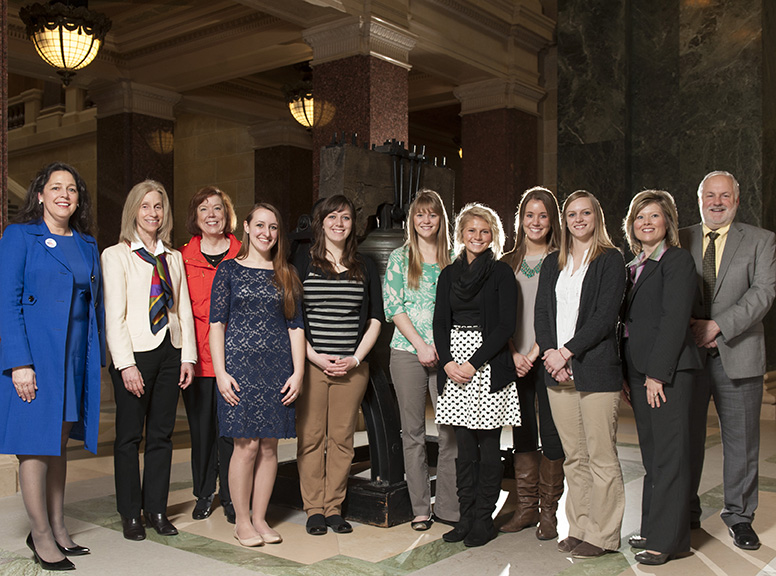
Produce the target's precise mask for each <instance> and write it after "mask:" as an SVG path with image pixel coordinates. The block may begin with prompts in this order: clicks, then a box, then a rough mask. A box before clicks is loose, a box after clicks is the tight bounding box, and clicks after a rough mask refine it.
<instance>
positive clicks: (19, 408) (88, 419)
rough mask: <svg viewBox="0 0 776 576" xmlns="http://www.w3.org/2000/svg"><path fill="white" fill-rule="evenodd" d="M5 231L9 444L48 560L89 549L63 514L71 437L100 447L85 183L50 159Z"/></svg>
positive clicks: (98, 332)
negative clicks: (69, 528) (73, 533)
mask: <svg viewBox="0 0 776 576" xmlns="http://www.w3.org/2000/svg"><path fill="white" fill-rule="evenodd" d="M16 221H17V222H18V223H17V224H12V225H10V226H8V228H7V229H6V230H5V234H4V235H3V237H2V239H0V262H2V263H3V267H4V270H3V274H2V275H0V361H1V362H2V364H1V365H0V370H2V372H1V373H0V380H2V381H1V382H0V453H5V454H17V455H18V457H19V483H20V485H21V491H22V497H23V499H24V505H25V507H26V509H27V515H28V517H29V519H30V526H31V532H30V535H29V536H28V537H27V545H28V546H29V547H30V549H31V550H32V551H33V554H34V556H35V560H36V561H37V562H39V563H40V564H41V566H42V567H43V568H45V569H48V570H72V569H73V567H74V565H73V563H72V562H70V560H68V559H67V558H66V556H79V555H83V554H88V553H89V549H88V548H85V547H83V546H78V545H76V544H75V543H74V542H73V540H72V539H71V538H70V534H69V533H68V531H67V528H66V526H65V521H64V493H65V477H66V473H67V454H66V451H65V448H66V445H67V440H68V438H75V439H77V440H83V441H84V446H85V448H86V449H88V450H90V451H92V452H95V453H96V451H97V435H98V432H99V428H98V426H99V418H100V367H101V366H103V365H104V364H105V340H104V336H103V328H104V321H105V310H104V308H103V302H102V276H101V272H100V258H99V252H98V250H97V242H96V241H95V239H94V238H93V237H92V236H91V230H92V214H91V203H90V197H89V193H88V192H87V190H86V184H85V183H84V181H83V180H82V179H81V177H80V176H79V175H78V172H76V170H75V169H74V168H72V167H71V166H68V165H67V164H63V163H60V162H55V163H53V164H49V165H48V166H46V167H45V168H43V169H42V170H41V171H40V172H39V173H38V175H37V177H36V178H35V180H33V182H32V184H30V187H29V189H28V191H27V199H26V203H25V206H24V208H23V209H22V210H21V212H20V214H19V215H18V216H17V218H16Z"/></svg>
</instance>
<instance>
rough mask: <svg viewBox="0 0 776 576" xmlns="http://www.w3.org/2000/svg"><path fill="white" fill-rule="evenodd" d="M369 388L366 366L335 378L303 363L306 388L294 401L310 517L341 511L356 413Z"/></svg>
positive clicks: (299, 457) (302, 479)
mask: <svg viewBox="0 0 776 576" xmlns="http://www.w3.org/2000/svg"><path fill="white" fill-rule="evenodd" d="M368 382H369V363H367V362H362V363H361V365H360V366H358V367H357V368H353V369H352V370H351V371H350V372H348V373H347V374H346V375H345V376H340V377H337V378H331V377H329V376H327V375H326V374H324V373H323V370H321V369H320V368H318V367H317V366H315V365H314V364H312V363H311V362H306V363H305V373H304V388H303V389H302V394H301V395H300V396H299V400H297V401H296V434H297V437H298V440H297V448H296V459H297V466H298V468H299V485H300V488H301V491H302V501H303V503H304V509H305V512H307V515H308V516H312V515H313V514H323V515H324V516H331V515H332V514H339V513H340V512H341V510H342V502H343V501H344V500H345V494H346V492H347V488H348V474H349V473H350V465H351V464H352V463H353V434H354V432H355V429H356V422H357V419H358V408H359V406H361V401H362V400H363V399H364V393H365V392H366V386H367V384H368Z"/></svg>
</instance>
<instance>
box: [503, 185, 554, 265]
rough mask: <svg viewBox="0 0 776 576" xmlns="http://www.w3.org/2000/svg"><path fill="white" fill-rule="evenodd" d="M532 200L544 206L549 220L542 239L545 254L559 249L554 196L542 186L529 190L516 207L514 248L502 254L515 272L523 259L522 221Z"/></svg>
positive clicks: (523, 233)
mask: <svg viewBox="0 0 776 576" xmlns="http://www.w3.org/2000/svg"><path fill="white" fill-rule="evenodd" d="M533 200H537V201H539V202H541V203H542V204H544V209H545V210H547V216H548V217H549V219H550V229H549V230H548V231H547V236H545V237H544V240H545V242H546V243H547V253H548V254H549V253H550V252H555V251H556V250H557V249H558V247H559V243H560V237H561V226H560V209H559V208H558V201H557V200H556V199H555V195H554V194H553V193H552V192H550V191H549V190H548V189H547V188H544V187H543V186H534V187H533V188H529V189H528V190H526V191H525V192H524V193H523V197H522V198H520V204H519V205H518V207H517V212H515V230H516V231H517V236H516V237H515V246H514V248H512V250H510V251H509V252H507V253H506V254H504V261H505V262H506V263H507V264H509V265H510V266H511V267H512V270H515V271H517V270H518V269H519V268H520V266H521V265H522V263H523V258H524V257H525V230H524V229H523V220H524V219H525V212H526V210H527V209H528V203H529V202H531V201H533Z"/></svg>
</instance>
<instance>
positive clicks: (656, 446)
mask: <svg viewBox="0 0 776 576" xmlns="http://www.w3.org/2000/svg"><path fill="white" fill-rule="evenodd" d="M625 361H626V367H627V370H628V384H629V385H630V395H631V405H632V406H633V415H634V417H635V419H636V429H637V431H638V433H639V447H640V448H641V459H642V462H643V464H644V469H645V470H646V474H645V476H644V487H643V490H642V497H641V537H642V538H646V539H647V543H648V548H649V549H650V550H655V551H657V552H663V553H668V554H677V553H683V552H688V551H689V550H690V400H691V399H692V389H693V377H694V373H693V372H692V371H677V372H675V374H674V379H673V382H670V383H666V384H664V385H663V393H664V394H665V396H666V399H667V401H666V402H663V401H662V399H661V402H660V407H659V408H652V407H650V405H649V403H648V401H647V389H646V387H645V386H644V381H645V379H646V375H645V374H642V373H640V372H639V371H638V370H636V368H635V366H634V365H633V361H632V359H631V350H630V346H629V345H628V344H627V340H626V345H625Z"/></svg>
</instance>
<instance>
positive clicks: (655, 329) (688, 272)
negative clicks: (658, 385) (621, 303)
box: [623, 246, 701, 383]
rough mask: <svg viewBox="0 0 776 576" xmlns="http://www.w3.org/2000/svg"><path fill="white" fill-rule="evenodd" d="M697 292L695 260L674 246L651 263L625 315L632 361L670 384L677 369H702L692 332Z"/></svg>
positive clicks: (629, 297) (634, 288)
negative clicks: (691, 321)
mask: <svg viewBox="0 0 776 576" xmlns="http://www.w3.org/2000/svg"><path fill="white" fill-rule="evenodd" d="M697 292H698V282H697V281H696V279H695V262H694V261H693V258H692V256H691V255H690V253H689V252H687V250H683V249H681V248H677V247H676V246H671V247H670V248H668V250H666V252H665V254H663V256H662V257H661V258H660V260H659V261H657V262H655V261H654V260H647V261H646V263H645V264H644V269H643V270H642V272H641V275H640V276H639V279H638V281H637V282H636V284H634V285H633V286H632V287H631V288H630V290H629V291H628V294H627V296H626V298H625V307H624V314H623V321H624V322H626V323H627V325H628V342H629V347H630V355H631V359H632V361H633V365H634V366H635V367H636V369H637V370H638V371H639V372H640V373H642V374H645V375H647V376H649V377H651V378H655V379H657V380H660V381H662V382H666V383H670V382H672V381H673V379H674V374H675V373H676V371H678V370H695V369H698V368H700V367H701V359H700V355H699V354H698V348H697V346H695V342H694V341H693V337H692V332H691V331H690V314H691V312H692V307H693V302H694V301H695V298H696V293H697Z"/></svg>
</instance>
